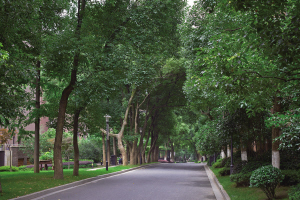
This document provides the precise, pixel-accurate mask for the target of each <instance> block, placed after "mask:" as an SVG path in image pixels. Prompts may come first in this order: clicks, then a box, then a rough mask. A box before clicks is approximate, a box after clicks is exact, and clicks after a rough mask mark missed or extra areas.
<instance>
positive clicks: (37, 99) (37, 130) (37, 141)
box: [34, 61, 41, 173]
mask: <svg viewBox="0 0 300 200" xmlns="http://www.w3.org/2000/svg"><path fill="white" fill-rule="evenodd" d="M40 67H41V62H40V61H37V64H36V68H37V70H36V71H37V75H36V87H35V108H36V109H37V110H39V109H40V94H41V92H40V76H41V71H40ZM37 113H38V116H37V117H36V119H35V127H34V173H39V172H40V168H39V164H40V161H39V157H40V115H39V112H37Z"/></svg>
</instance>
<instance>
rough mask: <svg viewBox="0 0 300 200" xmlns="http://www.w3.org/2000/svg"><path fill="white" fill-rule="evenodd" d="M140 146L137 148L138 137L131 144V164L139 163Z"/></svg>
mask: <svg viewBox="0 0 300 200" xmlns="http://www.w3.org/2000/svg"><path fill="white" fill-rule="evenodd" d="M137 151H138V148H137V139H135V140H134V141H133V143H132V145H131V149H130V164H131V165H137V157H138V156H137V154H138V152H137Z"/></svg>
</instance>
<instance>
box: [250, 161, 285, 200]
mask: <svg viewBox="0 0 300 200" xmlns="http://www.w3.org/2000/svg"><path fill="white" fill-rule="evenodd" d="M283 179H284V175H282V173H281V171H280V169H278V168H276V167H273V166H272V165H268V166H263V167H261V168H258V169H257V170H255V171H253V172H252V175H251V177H250V187H258V188H260V189H262V191H264V193H265V194H266V195H267V197H268V199H273V198H275V189H276V187H277V186H278V185H279V184H280V182H282V180H283Z"/></svg>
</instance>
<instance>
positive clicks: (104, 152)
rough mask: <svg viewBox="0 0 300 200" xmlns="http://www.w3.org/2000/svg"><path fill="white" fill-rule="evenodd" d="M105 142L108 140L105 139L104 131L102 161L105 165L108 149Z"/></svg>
mask: <svg viewBox="0 0 300 200" xmlns="http://www.w3.org/2000/svg"><path fill="white" fill-rule="evenodd" d="M105 142H106V140H105V135H104V133H103V132H102V154H103V155H102V163H103V165H105V163H106V149H105Z"/></svg>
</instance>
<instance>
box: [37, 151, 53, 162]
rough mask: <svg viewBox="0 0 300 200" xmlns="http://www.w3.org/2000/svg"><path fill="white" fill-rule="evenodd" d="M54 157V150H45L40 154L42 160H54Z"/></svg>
mask: <svg viewBox="0 0 300 200" xmlns="http://www.w3.org/2000/svg"><path fill="white" fill-rule="evenodd" d="M52 158H53V151H51V152H49V151H47V152H43V153H42V155H41V156H40V160H52Z"/></svg>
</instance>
